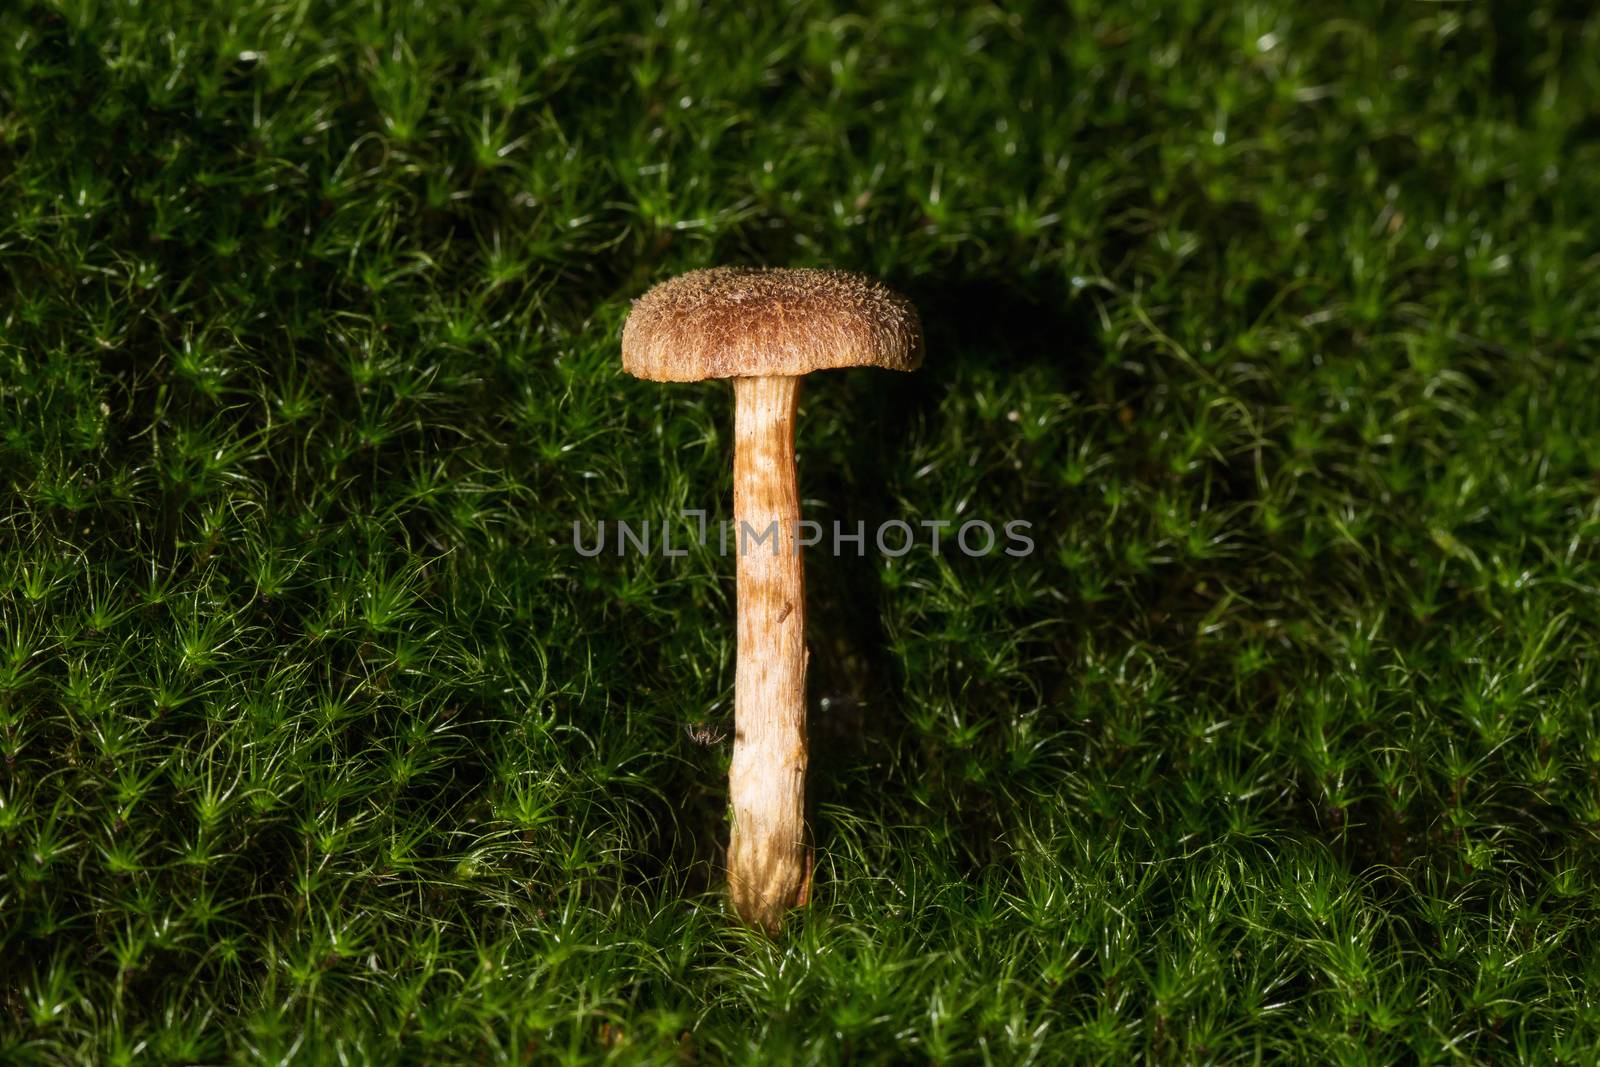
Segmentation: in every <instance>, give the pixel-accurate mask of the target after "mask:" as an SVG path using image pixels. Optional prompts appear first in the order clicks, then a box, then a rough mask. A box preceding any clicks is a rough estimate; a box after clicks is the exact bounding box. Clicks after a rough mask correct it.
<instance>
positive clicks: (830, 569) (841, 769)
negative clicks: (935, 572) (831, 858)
mask: <svg viewBox="0 0 1600 1067" xmlns="http://www.w3.org/2000/svg"><path fill="white" fill-rule="evenodd" d="M889 281H890V284H892V285H894V286H895V287H896V288H897V289H899V290H900V291H901V292H904V293H906V294H907V295H908V296H909V297H910V298H911V300H912V302H913V303H914V304H915V306H916V307H917V308H918V311H919V313H920V315H921V317H922V322H923V329H924V334H925V337H926V344H927V353H928V354H927V357H926V360H925V362H924V364H923V367H922V368H921V369H920V370H918V371H917V372H915V373H913V374H872V375H844V376H827V375H817V376H815V377H814V378H813V384H812V385H811V386H809V388H811V389H812V391H813V393H812V397H811V399H812V401H813V402H814V403H816V404H817V405H818V406H822V405H826V407H827V408H829V409H832V410H834V411H839V412H851V413H852V414H851V416H850V417H849V424H850V425H851V426H852V427H853V428H859V432H854V433H852V434H851V435H849V436H848V438H846V439H843V440H838V439H829V440H828V441H826V442H822V443H821V444H822V446H823V447H824V449H825V450H827V451H829V452H831V454H830V455H828V456H827V457H826V458H823V457H821V456H819V457H818V460H817V461H816V462H814V463H808V464H804V465H803V466H802V469H801V475H800V489H801V496H802V498H803V499H808V500H812V501H815V500H823V501H827V502H828V503H829V504H830V505H832V508H833V509H834V510H833V514H812V513H809V511H808V514H807V517H808V518H812V519H815V520H818V521H821V522H822V523H823V525H824V527H825V528H828V529H829V533H830V534H831V526H830V524H831V520H832V519H834V518H838V519H840V520H841V521H843V522H845V523H846V524H847V525H848V526H849V527H851V528H853V527H854V524H855V523H856V522H857V521H864V522H865V524H866V530H867V531H868V533H867V544H866V546H865V551H864V553H863V554H861V555H857V554H856V553H855V552H854V549H853V546H851V547H847V548H846V550H845V551H843V552H841V553H840V554H837V555H836V554H834V553H833V552H832V551H831V550H830V549H831V544H828V542H827V540H826V537H825V541H824V544H823V545H819V546H817V547H816V548H813V549H812V550H811V551H810V552H809V553H808V557H807V560H806V588H807V605H808V606H807V610H808V613H809V618H808V619H807V630H808V632H807V641H808V646H809V648H810V651H811V659H810V664H809V670H808V677H807V688H808V694H807V696H808V700H807V704H808V708H809V709H810V715H809V730H810V748H811V769H810V775H809V785H808V790H807V795H808V807H809V808H810V809H811V810H810V812H809V814H808V822H809V823H810V825H812V826H813V827H815V828H816V832H817V836H818V839H819V841H820V842H822V843H826V840H827V838H828V837H829V836H830V830H829V828H828V826H827V824H826V823H825V822H824V821H820V820H819V818H818V814H817V813H818V810H819V808H820V806H822V805H828V804H832V803H838V804H839V805H841V806H842V807H845V808H860V807H862V806H863V804H862V802H861V798H860V797H852V796H850V795H849V790H848V785H849V781H850V777H851V775H852V772H853V771H854V772H855V773H857V774H858V773H859V768H861V767H862V766H864V765H870V764H872V763H874V762H876V761H877V760H878V759H879V758H880V757H881V754H882V753H884V752H892V751H897V750H900V749H903V748H905V747H906V746H907V745H915V744H920V740H919V739H918V738H917V737H916V736H915V734H914V730H913V727H912V726H911V724H910V721H909V719H908V718H907V716H906V715H905V714H904V708H905V698H904V692H905V687H906V682H907V679H906V678H905V677H903V673H902V671H903V668H902V665H901V663H900V662H899V661H898V659H897V658H896V657H894V656H893V655H892V654H891V652H890V640H889V635H888V633H887V632H886V630H885V626H884V618H885V610H886V608H888V606H889V604H888V598H889V597H891V596H892V595H893V593H892V592H891V591H890V590H888V589H886V588H885V586H884V583H883V580H882V577H881V574H880V572H879V566H880V560H879V559H878V557H877V550H876V548H875V547H874V546H873V545H872V544H871V539H872V533H871V531H873V530H875V529H876V528H877V526H878V525H879V524H880V523H882V522H884V521H887V520H890V519H895V518H899V517H900V516H899V514H898V512H897V509H896V507H895V503H894V500H893V498H892V495H891V494H892V492H893V490H892V486H893V485H894V484H895V482H896V481H897V480H901V481H903V478H897V476H898V475H900V474H901V470H900V468H901V466H903V462H904V459H903V456H904V446H905V442H907V441H908V440H910V439H912V437H913V436H914V435H916V434H918V433H922V434H938V433H939V427H938V425H937V418H938V411H939V408H940V405H941V402H942V401H943V399H944V398H945V397H946V395H947V394H948V393H949V391H950V389H951V388H952V387H953V383H955V382H956V381H958V380H959V379H960V378H961V377H962V371H964V370H969V369H979V370H992V371H997V372H1001V373H1004V374H1020V373H1022V372H1024V371H1027V372H1028V373H1029V374H1030V375H1031V376H1032V377H1033V379H1034V380H1035V381H1040V380H1042V381H1043V382H1045V383H1047V387H1048V388H1050V389H1052V390H1057V391H1060V392H1062V393H1069V394H1070V393H1077V392H1081V391H1083V389H1084V388H1085V384H1086V380H1087V377H1088V374H1087V371H1088V369H1089V368H1090V367H1092V366H1093V364H1094V362H1095V361H1094V360H1092V359H1087V358H1084V357H1085V354H1087V353H1091V352H1093V351H1094V346H1095V345H1096V344H1097V341H1096V339H1095V332H1094V329H1093V325H1094V324H1093V321H1092V318H1091V316H1092V314H1093V309H1092V308H1091V307H1090V306H1089V305H1088V304H1087V302H1086V301H1075V300H1073V299H1072V298H1071V296H1070V294H1069V293H1068V292H1066V291H1065V286H1064V284H1063V283H1062V282H1061V281H1060V280H1059V279H1057V280H1056V284H1055V285H1054V286H1047V285H1045V284H1035V285H1033V286H1031V287H1030V286H1028V285H1026V284H1019V283H1017V282H1013V281H1005V282H1002V281H998V280H993V279H988V278H982V277H959V276H958V277H949V278H945V277H925V278H920V279H918V278H891V279H889ZM868 412H870V415H868V414H867V413H868ZM807 422H811V423H812V425H813V426H814V425H815V420H802V425H801V431H800V432H801V443H800V451H801V453H802V454H804V453H805V452H806V450H807V445H808V442H807V441H806V440H805V438H806V435H807V429H806V424H807ZM1010 517H1016V518H1024V519H1026V518H1030V516H1028V515H1026V514H1019V515H1017V516H1008V518H1010ZM1039 518H1042V516H1040V517H1039ZM1039 528H1041V527H1040V525H1039V523H1038V522H1037V521H1036V523H1035V529H1039ZM962 817H963V818H967V817H971V818H974V819H978V820H980V821H981V820H982V816H981V814H980V813H971V814H970V816H969V814H968V813H963V815H962ZM970 829H971V830H972V831H973V833H972V834H971V835H969V840H976V839H979V838H982V837H983V836H984V834H983V830H984V829H985V827H983V826H981V825H974V826H972V827H970Z"/></svg>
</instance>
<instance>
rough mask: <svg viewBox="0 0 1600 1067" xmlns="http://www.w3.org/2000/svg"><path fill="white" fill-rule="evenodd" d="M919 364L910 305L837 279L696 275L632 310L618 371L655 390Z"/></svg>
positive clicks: (867, 283)
mask: <svg viewBox="0 0 1600 1067" xmlns="http://www.w3.org/2000/svg"><path fill="white" fill-rule="evenodd" d="M921 362H922V323H921V322H920V321H919V320H918V319H917V312H916V309H914V308H913V307H912V306H911V304H910V302H909V301H907V300H906V298H905V297H903V296H901V295H900V294H899V293H896V292H895V291H894V290H892V289H890V288H889V287H888V286H886V285H884V284H883V283H882V282H878V281H874V280H872V279H871V278H866V277H863V276H861V275H859V274H847V273H845V272H844V271H836V270H810V269H792V270H785V269H774V268H766V267H716V268H713V269H711V270H693V271H690V272H688V273H687V274H680V275H679V276H678V277H676V278H671V279H669V280H667V281H664V282H662V283H661V284H660V285H657V286H655V287H654V288H652V289H651V290H650V291H649V292H647V293H645V294H644V296H642V297H640V298H639V299H638V300H636V301H635V302H634V305H633V310H632V311H631V312H630V313H629V314H628V322H627V325H626V326H624V327H623V329H622V369H623V370H625V371H627V372H628V373H629V374H632V375H634V376H635V377H637V378H649V379H651V380H652V381H658V382H696V381H701V380H703V379H706V378H747V377H749V378H754V377H762V376H768V375H777V376H798V375H801V374H809V373H810V372H811V371H814V370H822V369H824V368H827V367H887V368H888V369H890V370H914V369H915V368H916V367H917V366H918V365H919V364H920V363H921Z"/></svg>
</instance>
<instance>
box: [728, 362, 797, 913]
mask: <svg viewBox="0 0 1600 1067" xmlns="http://www.w3.org/2000/svg"><path fill="white" fill-rule="evenodd" d="M799 396H800V379H799V378H793V377H759V378H735V379H734V380H733V397H734V454H733V515H734V526H735V530H734V537H735V543H736V546H737V549H738V551H737V552H736V557H737V560H738V563H737V573H738V583H739V645H738V666H737V670H736V674H735V678H734V732H733V766H732V769H731V770H730V772H729V783H728V784H729V792H730V794H731V801H732V804H733V834H732V839H731V841H730V843H729V846H728V889H729V893H730V895H731V897H732V900H733V906H734V908H735V909H736V910H737V911H738V913H739V915H740V917H741V918H743V919H744V920H745V921H746V922H748V923H751V924H753V925H759V926H763V927H765V928H766V929H768V930H769V931H774V932H776V930H777V928H778V926H779V924H780V923H781V922H782V919H783V915H784V913H785V912H786V911H788V910H789V909H790V908H792V907H794V906H796V904H798V903H801V902H802V900H801V897H802V894H803V893H804V892H805V891H806V890H807V889H808V888H809V886H807V885H804V884H803V883H804V882H805V881H806V880H807V879H806V875H807V871H806V867H807V863H806V860H807V855H806V842H805V825H804V822H805V819H804V816H805V790H806V701H805V693H806V643H805V629H806V605H805V581H804V574H805V571H804V566H803V563H802V561H801V558H800V551H799V545H798V544H797V543H796V542H797V536H798V529H797V526H796V524H797V523H798V522H799V519H800V495H799V492H798V490H797V488H796V484H795V463H794V423H795V405H796V403H797V401H798V399H799ZM774 524H775V525H776V529H775V532H771V533H769V531H774ZM763 537H766V539H765V540H761V541H758V539H760V538H763Z"/></svg>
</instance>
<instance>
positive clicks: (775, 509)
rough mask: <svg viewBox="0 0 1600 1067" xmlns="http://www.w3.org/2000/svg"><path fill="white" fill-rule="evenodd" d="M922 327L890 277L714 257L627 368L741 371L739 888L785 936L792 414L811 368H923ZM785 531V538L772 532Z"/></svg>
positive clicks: (794, 721)
mask: <svg viewBox="0 0 1600 1067" xmlns="http://www.w3.org/2000/svg"><path fill="white" fill-rule="evenodd" d="M921 362H922V326H921V323H920V322H919V321H918V319H917V313H916V310H915V309H914V308H912V306H911V304H910V303H909V302H908V301H906V299H905V298H904V297H902V296H900V295H899V294H897V293H895V292H894V291H893V290H891V289H889V288H888V287H886V286H884V285H883V284H881V283H879V282H876V281H873V280H871V279H869V278H864V277H861V276H859V275H854V274H846V273H843V272H840V271H830V270H774V269H751V268H728V267H723V268H717V269H714V270H697V271H691V272H689V273H687V274H684V275H681V276H679V277H677V278H673V279H671V280H669V281H666V282H663V283H661V284H660V285H657V286H656V287H654V288H653V289H651V290H650V291H649V292H647V293H645V295H644V296H643V297H641V298H640V299H639V300H638V301H637V302H635V304H634V305H633V310H632V312H631V313H630V314H629V315H628V322H627V325H626V326H625V327H624V328H623V331H622V367H623V369H624V370H626V371H627V372H628V373H630V374H632V375H635V376H636V377H639V378H648V379H650V380H652V381H662V382H694V381H702V380H704V379H707V378H732V379H733V396H734V456H733V514H734V524H735V534H734V542H735V546H736V557H737V567H736V569H737V574H738V592H739V630H738V665H737V669H736V672H735V678H734V733H733V764H732V768H731V770H730V772H729V794H730V801H731V803H732V806H733V835H732V840H731V841H730V843H729V846H728V890H729V894H730V896H731V897H732V900H733V906H734V908H735V909H736V910H737V911H738V913H739V915H740V917H741V918H743V919H744V920H745V921H746V922H748V923H751V924H754V925H759V926H762V927H765V928H766V929H767V930H768V931H771V932H776V931H777V929H778V926H779V924H780V923H781V922H782V919H783V915H784V913H785V912H786V911H787V910H788V909H789V908H791V907H795V906H797V905H799V904H801V903H804V902H805V899H806V898H807V897H808V896H809V891H810V860H811V856H810V850H809V846H808V845H807V843H806V840H805V826H804V812H805V778H806V704H805V688H806V647H805V617H806V613H805V587H804V570H803V568H802V564H801V558H800V544H799V529H798V524H799V521H800V496H799V492H798V490H797V489H796V485H795V461H794V421H795V404H796V401H797V399H798V397H799V394H800V376H801V375H804V374H809V373H811V372H812V371H814V370H823V369H825V368H829V367H887V368H889V369H891V370H914V369H915V368H916V367H917V366H918V365H919V364H920V363H921ZM774 526H775V527H776V530H777V536H776V538H768V539H767V540H762V538H763V537H764V536H765V535H767V534H768V531H769V530H771V529H773V528H774Z"/></svg>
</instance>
